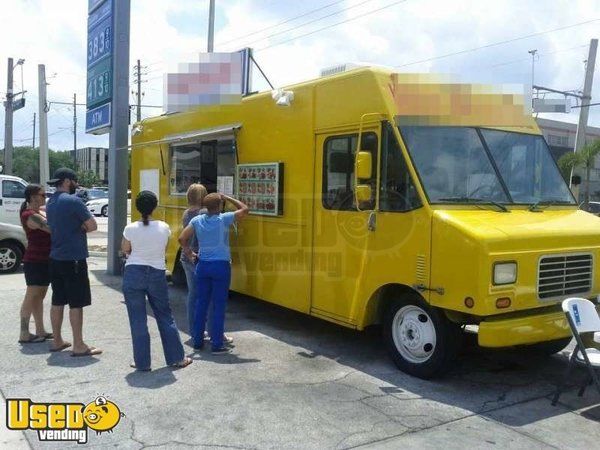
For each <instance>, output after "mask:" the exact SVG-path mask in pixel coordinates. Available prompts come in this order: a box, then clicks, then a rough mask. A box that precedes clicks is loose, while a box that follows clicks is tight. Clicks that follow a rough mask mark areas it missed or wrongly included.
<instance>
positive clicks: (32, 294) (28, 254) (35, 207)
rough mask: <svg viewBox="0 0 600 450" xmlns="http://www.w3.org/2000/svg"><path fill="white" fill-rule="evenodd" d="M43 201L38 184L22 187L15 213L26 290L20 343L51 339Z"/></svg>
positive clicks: (41, 190) (47, 248)
mask: <svg viewBox="0 0 600 450" xmlns="http://www.w3.org/2000/svg"><path fill="white" fill-rule="evenodd" d="M45 204H46V193H45V192H44V188H43V187H42V186H40V185H39V184H30V185H28V186H27V187H26V188H25V201H24V202H23V204H22V205H21V209H20V211H19V215H20V217H21V225H22V226H23V230H24V231H25V234H26V235H27V248H26V249H25V254H24V255H23V272H25V283H26V284H27V290H26V291H25V298H24V299H23V304H22V305H21V334H20V336H19V343H20V344H33V343H38V342H44V341H45V340H46V339H52V337H53V336H52V333H47V332H46V330H45V328H44V304H43V302H44V298H45V297H46V292H48V285H49V284H50V273H49V271H48V259H49V257H50V228H49V227H48V223H47V222H46V216H45V215H44V213H43V212H42V211H41V210H40V208H41V207H42V206H44V205H45ZM32 314H33V320H34V322H35V334H31V333H30V332H29V321H30V318H31V315H32Z"/></svg>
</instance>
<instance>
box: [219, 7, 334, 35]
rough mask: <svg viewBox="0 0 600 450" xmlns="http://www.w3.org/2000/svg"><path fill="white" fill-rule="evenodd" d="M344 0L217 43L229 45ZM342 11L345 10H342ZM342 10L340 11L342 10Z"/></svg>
mask: <svg viewBox="0 0 600 450" xmlns="http://www.w3.org/2000/svg"><path fill="white" fill-rule="evenodd" d="M344 1H345V0H339V1H337V2H333V3H329V4H327V5H325V6H321V7H320V8H317V9H312V10H310V11H307V12H305V13H304V14H300V15H299V16H294V17H290V18H289V19H286V20H284V21H282V22H279V23H277V24H275V25H271V26H268V27H266V28H263V29H262V30H257V31H254V32H252V33H248V34H244V35H243V36H239V37H236V38H233V39H230V40H228V41H225V42H218V43H217V45H227V44H230V43H231V42H235V41H239V40H241V39H244V38H247V37H249V36H254V35H255V34H259V33H264V32H265V31H267V30H271V29H273V28H277V27H278V26H281V25H284V24H286V23H289V22H293V21H294V20H297V19H300V18H302V17H306V16H310V15H311V14H314V13H316V12H319V11H322V10H324V9H327V8H330V7H332V6H335V5H337V4H338V3H344ZM342 11H344V10H342ZM342 11H340V12H342Z"/></svg>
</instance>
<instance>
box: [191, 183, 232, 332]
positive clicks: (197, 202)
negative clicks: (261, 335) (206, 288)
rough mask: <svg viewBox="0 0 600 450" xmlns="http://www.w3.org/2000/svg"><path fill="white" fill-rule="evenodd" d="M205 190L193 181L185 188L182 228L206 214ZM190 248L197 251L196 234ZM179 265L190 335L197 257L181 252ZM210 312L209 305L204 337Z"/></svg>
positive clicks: (193, 316)
mask: <svg viewBox="0 0 600 450" xmlns="http://www.w3.org/2000/svg"><path fill="white" fill-rule="evenodd" d="M206 195H207V192H206V188H205V187H204V185H202V184H200V183H193V184H191V185H190V187H189V188H188V190H187V201H188V209H186V210H185V211H184V213H183V218H182V223H183V228H185V227H187V226H188V225H189V224H190V222H191V220H192V219H193V218H194V217H196V216H198V215H199V214H206V212H207V210H206V208H203V207H202V202H203V200H204V197H206ZM190 248H191V249H192V253H193V254H197V253H198V240H197V239H196V236H194V235H192V238H191V239H190ZM180 261H181V266H182V267H183V271H184V273H185V280H186V283H187V288H188V296H187V318H188V332H189V333H190V336H191V335H192V330H193V329H194V320H195V311H196V303H197V300H198V289H197V283H196V276H195V272H196V263H197V262H198V261H197V258H194V260H191V259H189V258H188V257H187V256H186V254H185V252H181V256H180ZM212 312H213V308H212V307H210V308H209V310H208V321H207V323H206V325H207V329H208V332H204V338H205V339H207V338H209V335H210V330H211V328H210V327H211V321H212ZM223 342H225V343H227V344H232V343H233V338H232V337H230V336H227V335H226V334H224V335H223Z"/></svg>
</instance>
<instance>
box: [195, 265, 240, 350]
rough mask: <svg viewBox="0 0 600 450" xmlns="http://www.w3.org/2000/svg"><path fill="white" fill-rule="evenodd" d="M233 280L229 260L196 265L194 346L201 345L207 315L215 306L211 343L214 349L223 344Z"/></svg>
mask: <svg viewBox="0 0 600 450" xmlns="http://www.w3.org/2000/svg"><path fill="white" fill-rule="evenodd" d="M230 282H231V265H230V264H229V261H199V262H198V264H197V265H196V284H197V286H196V288H197V289H198V302H197V303H196V320H195V321H194V333H192V337H193V338H194V346H200V345H201V344H202V340H203V339H204V328H205V325H206V315H207V313H208V309H209V307H212V308H213V314H212V318H211V335H210V336H211V344H212V348H213V349H218V348H221V347H222V346H223V331H224V328H225V306H226V304H227V296H228V295H229V283H230Z"/></svg>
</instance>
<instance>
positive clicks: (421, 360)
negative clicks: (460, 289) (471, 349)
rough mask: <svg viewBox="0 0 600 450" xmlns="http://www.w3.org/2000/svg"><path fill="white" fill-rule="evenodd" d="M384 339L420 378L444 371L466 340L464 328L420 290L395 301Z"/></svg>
mask: <svg viewBox="0 0 600 450" xmlns="http://www.w3.org/2000/svg"><path fill="white" fill-rule="evenodd" d="M383 331H384V339H385V342H386V346H387V348H388V351H389V353H390V356H391V357H392V359H393V360H394V362H395V363H396V365H397V366H398V368H399V369H400V370H402V371H403V372H406V373H408V374H410V375H413V376H415V377H418V378H423V379H429V378H434V377H436V376H440V375H443V374H444V373H445V372H446V370H447V369H448V367H449V366H450V365H451V364H452V362H453V361H454V359H455V358H456V355H457V353H458V351H459V350H460V347H461V343H462V330H461V328H460V326H459V325H457V324H455V323H453V322H451V321H450V320H448V318H447V317H446V316H445V314H444V313H443V311H441V310H439V309H437V308H434V307H431V306H429V305H428V304H427V303H426V302H425V301H423V299H422V298H421V297H420V296H418V295H417V294H409V295H407V296H406V297H405V298H404V299H402V300H395V301H393V302H392V303H391V304H390V305H389V307H388V308H387V311H386V313H385V317H384V330H383Z"/></svg>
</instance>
